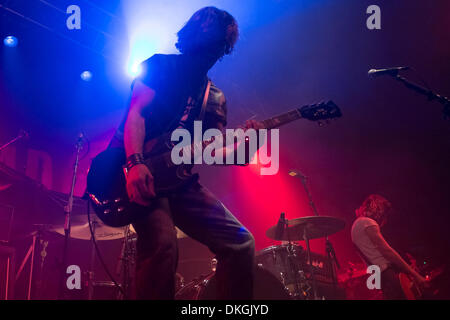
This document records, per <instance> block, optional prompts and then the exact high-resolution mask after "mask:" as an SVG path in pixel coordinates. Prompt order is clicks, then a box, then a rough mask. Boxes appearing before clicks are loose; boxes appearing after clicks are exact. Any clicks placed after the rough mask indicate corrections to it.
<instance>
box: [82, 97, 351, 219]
mask: <svg viewBox="0 0 450 320" xmlns="http://www.w3.org/2000/svg"><path fill="white" fill-rule="evenodd" d="M341 116H342V113H341V111H340V109H339V107H338V106H337V105H336V104H335V103H334V102H332V101H329V102H326V103H325V102H324V103H319V104H313V105H306V106H303V107H301V108H297V109H294V110H292V111H289V112H286V113H283V114H281V115H278V116H276V117H273V118H270V119H267V120H264V121H262V123H263V125H264V128H266V129H273V128H277V127H279V126H281V125H284V124H287V123H289V122H292V121H295V120H297V119H302V118H303V119H308V120H311V121H325V120H328V119H333V118H339V117H341ZM170 137H171V133H169V134H164V135H162V136H160V137H157V138H155V139H152V140H149V141H148V142H146V143H145V145H144V162H145V165H146V166H147V167H148V168H149V170H150V172H151V174H152V175H153V178H154V186H155V193H156V196H157V197H162V196H164V195H167V194H168V193H170V192H173V191H175V190H177V189H179V188H182V187H183V186H185V185H187V184H188V183H189V182H191V181H192V179H193V175H192V174H191V173H190V171H191V170H190V169H191V168H192V166H193V165H190V164H180V165H175V164H173V162H172V160H171V150H172V148H173V142H172V141H171V140H170ZM223 141H225V139H224V140H223ZM209 142H210V141H202V142H201V146H200V147H201V148H204V147H205V146H206V145H207V144H208V143H209ZM191 147H192V150H193V149H194V148H195V147H196V146H194V145H192V146H191ZM125 162H126V155H125V150H124V149H123V148H108V149H107V150H105V151H103V152H101V153H100V154H99V155H97V156H96V157H95V158H94V159H93V161H92V163H91V167H90V169H89V173H88V176H87V190H86V194H87V196H88V197H89V199H90V202H91V203H92V204H93V207H94V211H95V213H96V214H97V216H98V217H99V218H100V220H102V221H103V222H104V223H105V224H106V225H109V226H112V227H121V226H125V225H128V224H130V223H132V222H133V221H134V220H135V219H136V217H137V216H139V215H141V214H145V211H148V208H147V207H145V206H141V205H139V204H136V203H134V202H131V201H129V198H128V195H127V190H126V175H125V174H126V173H125V172H124V164H125Z"/></svg>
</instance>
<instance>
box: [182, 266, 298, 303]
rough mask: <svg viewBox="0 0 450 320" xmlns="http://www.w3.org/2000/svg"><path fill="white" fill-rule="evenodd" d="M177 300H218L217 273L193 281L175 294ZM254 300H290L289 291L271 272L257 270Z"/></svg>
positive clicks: (261, 269) (257, 268)
mask: <svg viewBox="0 0 450 320" xmlns="http://www.w3.org/2000/svg"><path fill="white" fill-rule="evenodd" d="M175 299H176V300H218V298H217V280H216V277H215V273H214V272H212V273H210V274H209V275H207V276H203V277H200V278H198V279H196V280H194V281H191V282H190V283H188V284H187V285H186V286H184V287H183V288H181V289H180V290H178V291H177V293H176V294H175ZM253 299H254V300H290V299H291V297H290V295H289V292H288V291H287V289H286V288H285V287H284V286H283V285H282V284H281V282H280V281H278V279H277V278H276V277H275V276H274V275H272V274H271V273H270V272H269V271H267V270H264V269H263V268H261V267H256V268H255V274H254V285H253Z"/></svg>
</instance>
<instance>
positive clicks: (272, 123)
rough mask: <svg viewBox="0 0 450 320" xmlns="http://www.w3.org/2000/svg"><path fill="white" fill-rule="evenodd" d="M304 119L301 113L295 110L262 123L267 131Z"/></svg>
mask: <svg viewBox="0 0 450 320" xmlns="http://www.w3.org/2000/svg"><path fill="white" fill-rule="evenodd" d="M301 117H302V115H301V113H300V111H299V110H298V109H294V110H292V111H289V112H286V113H283V114H280V115H278V116H275V117H273V118H270V119H266V120H263V121H262V123H263V124H264V127H265V128H266V129H274V128H277V127H280V126H282V125H284V124H287V123H289V122H292V121H295V120H297V119H300V118H301Z"/></svg>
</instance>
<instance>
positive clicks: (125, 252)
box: [116, 226, 134, 300]
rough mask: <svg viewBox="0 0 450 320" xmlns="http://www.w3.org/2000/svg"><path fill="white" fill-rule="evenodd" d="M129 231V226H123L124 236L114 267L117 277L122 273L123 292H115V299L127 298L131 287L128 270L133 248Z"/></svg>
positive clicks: (130, 264) (130, 267)
mask: <svg viewBox="0 0 450 320" xmlns="http://www.w3.org/2000/svg"><path fill="white" fill-rule="evenodd" d="M130 235H131V231H130V226H126V227H125V238H124V239H123V242H122V250H121V253H120V256H119V258H118V263H117V267H116V274H117V276H118V277H120V276H121V275H122V288H123V291H124V292H125V294H123V293H122V292H120V291H119V292H118V293H117V300H123V299H127V297H130V288H131V283H132V282H131V275H130V274H131V273H130V270H132V269H133V268H132V267H133V266H132V264H133V261H134V259H133V255H134V252H133V248H132V246H131V244H130V243H131V241H132V238H131V237H130Z"/></svg>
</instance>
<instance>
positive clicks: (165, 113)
mask: <svg viewBox="0 0 450 320" xmlns="http://www.w3.org/2000/svg"><path fill="white" fill-rule="evenodd" d="M141 67H142V72H141V74H140V75H139V77H138V78H136V79H138V80H140V81H142V82H143V83H144V84H145V85H147V86H148V87H150V88H152V89H153V90H154V91H155V97H154V99H153V101H152V103H151V105H149V106H147V107H146V108H144V117H145V119H146V124H145V128H146V136H145V141H147V140H150V139H153V138H155V137H158V136H160V135H162V134H164V133H167V132H170V131H172V130H174V129H176V128H177V127H180V126H182V127H184V128H186V129H188V130H190V131H191V130H192V127H193V121H194V120H196V119H197V118H198V115H199V113H200V110H201V106H202V102H203V97H204V93H205V89H206V85H207V81H208V78H207V77H206V76H204V75H203V76H202V75H198V73H196V72H192V70H193V69H192V67H191V66H189V64H188V63H187V61H186V59H185V57H183V55H163V54H155V55H153V56H152V57H150V58H149V59H147V60H146V61H144V62H143V63H142V64H141ZM135 81H136V80H135ZM133 85H134V82H133ZM133 85H132V86H133ZM127 115H128V111H127ZM127 115H126V116H125V118H124V119H123V120H122V123H121V124H120V126H119V128H118V129H117V132H116V134H115V135H114V137H113V139H112V141H111V144H110V146H111V147H123V132H124V127H125V122H126V117H127ZM226 116H227V108H226V101H225V96H224V94H223V92H222V91H221V90H220V89H219V88H217V87H216V86H215V85H214V84H211V87H210V91H209V97H208V103H207V105H206V109H205V115H204V118H203V130H206V129H208V128H213V127H216V126H217V123H218V122H222V123H223V125H224V126H225V125H226V122H227V121H226Z"/></svg>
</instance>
